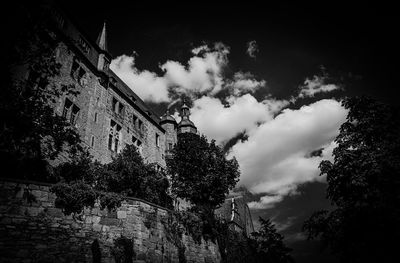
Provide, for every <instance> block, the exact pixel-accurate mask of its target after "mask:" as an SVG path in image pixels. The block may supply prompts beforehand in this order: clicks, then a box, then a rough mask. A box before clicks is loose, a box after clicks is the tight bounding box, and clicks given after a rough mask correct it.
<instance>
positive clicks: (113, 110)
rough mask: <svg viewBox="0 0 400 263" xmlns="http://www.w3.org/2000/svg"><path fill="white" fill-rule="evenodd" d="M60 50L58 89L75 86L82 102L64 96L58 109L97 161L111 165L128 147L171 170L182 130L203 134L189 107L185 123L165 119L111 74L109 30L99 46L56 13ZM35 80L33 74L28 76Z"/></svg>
mask: <svg viewBox="0 0 400 263" xmlns="http://www.w3.org/2000/svg"><path fill="white" fill-rule="evenodd" d="M50 10H51V16H52V18H53V20H54V24H55V27H54V28H55V30H54V31H55V32H54V34H55V37H56V38H57V39H58V40H61V41H60V44H59V45H58V46H57V48H56V50H55V54H56V59H57V62H59V63H60V64H61V65H62V67H61V72H60V75H59V76H57V77H56V78H54V80H53V81H54V84H56V85H73V86H75V87H76V89H77V90H78V91H79V94H78V95H76V96H70V95H64V96H62V97H60V98H59V100H58V103H56V104H55V109H56V112H57V114H59V115H63V116H65V117H66V118H67V119H68V120H69V121H70V122H71V123H72V124H73V125H74V126H75V127H76V128H77V130H78V131H79V133H80V135H81V138H82V140H83V143H84V144H85V145H86V146H87V147H88V148H89V151H90V153H91V154H92V155H93V157H94V158H95V159H96V160H98V161H100V162H102V163H107V162H110V161H111V160H112V157H113V156H115V155H116V154H117V153H119V152H121V150H122V149H123V148H124V147H125V145H127V144H133V145H135V146H136V147H137V148H138V150H139V152H140V153H141V155H142V157H143V158H144V160H145V161H146V162H148V163H154V164H156V166H157V167H158V168H165V166H166V162H165V158H166V155H168V151H169V150H171V149H172V147H173V146H174V144H175V143H176V141H177V133H178V130H183V132H194V133H196V132H197V129H196V127H195V126H194V124H193V122H191V121H190V120H189V108H188V107H187V106H186V105H184V106H183V108H182V110H183V115H182V121H181V123H179V124H178V123H177V122H176V120H175V119H174V117H173V116H171V115H170V114H169V113H168V112H167V113H166V114H165V115H164V116H162V117H161V118H160V117H159V116H157V115H156V114H155V113H154V112H153V111H152V110H151V109H150V108H149V107H148V106H147V105H146V104H145V103H144V101H143V100H142V99H141V98H140V97H139V96H138V95H137V94H135V93H134V92H133V91H132V90H131V89H130V88H129V87H128V86H127V85H126V84H125V83H124V82H123V81H122V80H121V79H120V78H119V77H118V76H117V75H116V74H115V73H114V72H113V71H112V70H111V69H110V68H109V65H110V63H111V60H112V57H111V55H110V53H109V52H108V49H107V32H106V25H105V24H104V26H103V29H102V31H101V32H100V35H99V37H98V39H97V41H96V42H94V41H92V40H90V39H89V38H88V37H86V36H85V35H84V34H83V33H82V32H81V31H79V30H78V28H77V27H76V25H74V24H73V23H72V22H71V21H70V20H69V19H68V18H67V17H66V16H65V15H63V13H62V11H60V10H57V9H54V8H51V9H50ZM26 75H27V77H29V72H28V73H27V74H26Z"/></svg>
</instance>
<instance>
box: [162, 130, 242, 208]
mask: <svg viewBox="0 0 400 263" xmlns="http://www.w3.org/2000/svg"><path fill="white" fill-rule="evenodd" d="M167 166H168V173H169V174H170V175H171V179H172V182H171V184H172V193H173V194H175V195H176V196H177V197H179V198H183V199H187V200H189V201H190V202H191V203H192V204H194V205H196V206H198V207H201V208H203V209H208V210H213V209H214V208H215V207H217V206H218V205H220V204H222V203H223V202H224V200H225V196H226V195H227V194H228V193H229V190H231V189H232V188H233V187H234V186H235V184H236V183H237V181H238V178H239V165H238V163H237V161H236V159H234V158H233V159H232V160H227V159H226V158H225V156H224V154H223V151H222V149H221V148H220V147H218V146H217V145H216V144H215V141H214V140H213V141H211V143H209V142H208V141H207V138H206V137H205V136H201V137H200V136H198V135H196V134H191V133H184V134H181V135H179V137H178V143H177V144H176V146H175V147H174V149H173V150H172V158H171V159H169V160H168V161H167Z"/></svg>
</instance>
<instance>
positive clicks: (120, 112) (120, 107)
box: [118, 102, 125, 115]
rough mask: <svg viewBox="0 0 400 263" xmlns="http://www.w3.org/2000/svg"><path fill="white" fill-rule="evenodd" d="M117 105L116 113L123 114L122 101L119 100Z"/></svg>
mask: <svg viewBox="0 0 400 263" xmlns="http://www.w3.org/2000/svg"><path fill="white" fill-rule="evenodd" d="M118 106H119V107H118V114H120V115H124V108H125V106H124V104H122V103H121V102H120V103H119V105H118Z"/></svg>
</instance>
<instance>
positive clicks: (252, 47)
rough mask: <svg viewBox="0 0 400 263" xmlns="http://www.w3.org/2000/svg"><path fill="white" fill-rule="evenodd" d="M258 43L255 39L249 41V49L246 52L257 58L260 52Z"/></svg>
mask: <svg viewBox="0 0 400 263" xmlns="http://www.w3.org/2000/svg"><path fill="white" fill-rule="evenodd" d="M258 51H259V49H258V45H257V42H256V41H255V40H252V41H249V42H247V50H246V53H247V54H248V55H249V56H250V57H251V58H256V54H257V53H258Z"/></svg>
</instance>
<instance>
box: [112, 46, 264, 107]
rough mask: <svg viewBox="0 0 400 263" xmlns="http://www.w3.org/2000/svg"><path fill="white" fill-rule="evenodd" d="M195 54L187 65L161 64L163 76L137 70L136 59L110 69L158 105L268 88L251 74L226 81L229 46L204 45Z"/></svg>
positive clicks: (116, 62) (120, 61)
mask: <svg viewBox="0 0 400 263" xmlns="http://www.w3.org/2000/svg"><path fill="white" fill-rule="evenodd" d="M192 53H193V57H191V58H190V59H189V60H188V61H187V63H185V64H183V63H181V62H178V61H171V60H169V61H167V62H165V63H164V64H162V65H160V68H161V69H162V70H163V72H164V73H163V75H161V76H159V75H157V74H156V73H154V72H150V71H147V70H143V71H141V70H139V69H137V68H136V67H135V57H134V56H127V55H122V56H119V57H117V58H115V59H113V60H112V62H111V65H110V68H111V70H112V71H114V72H115V73H116V74H117V75H118V76H119V77H120V78H121V79H122V80H123V81H124V82H125V83H126V84H127V85H128V86H129V87H130V88H131V89H132V90H133V91H134V92H135V93H136V94H138V95H139V96H140V97H141V98H142V99H143V100H145V101H152V102H156V103H159V102H171V101H172V100H173V98H176V97H177V95H182V94H186V95H188V96H190V97H191V98H193V99H196V98H198V97H200V96H202V95H210V96H213V95H215V94H217V93H218V92H219V91H221V90H223V89H228V90H229V91H230V93H233V94H234V95H236V96H238V95H240V94H243V93H251V92H254V91H255V90H256V89H258V88H260V87H263V86H265V81H264V80H260V81H258V80H256V79H255V78H254V76H252V75H251V74H250V73H243V72H237V73H235V74H234V76H233V79H226V78H225V76H224V75H223V72H224V69H225V67H226V66H227V65H228V62H229V61H228V55H229V47H227V46H225V45H224V44H223V43H215V44H214V45H213V46H209V45H203V46H200V47H197V48H194V49H193V50H192Z"/></svg>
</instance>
